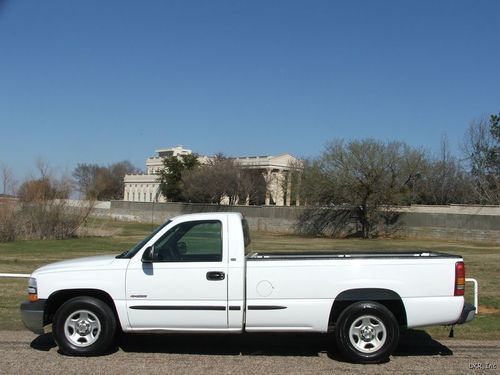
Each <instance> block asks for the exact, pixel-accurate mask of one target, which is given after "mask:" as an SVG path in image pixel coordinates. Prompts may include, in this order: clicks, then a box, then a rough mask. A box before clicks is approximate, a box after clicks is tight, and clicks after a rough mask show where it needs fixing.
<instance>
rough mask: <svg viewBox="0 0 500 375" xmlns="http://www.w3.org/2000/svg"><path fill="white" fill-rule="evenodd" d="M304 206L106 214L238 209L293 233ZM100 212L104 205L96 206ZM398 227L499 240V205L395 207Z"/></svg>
mask: <svg viewBox="0 0 500 375" xmlns="http://www.w3.org/2000/svg"><path fill="white" fill-rule="evenodd" d="M306 209H307V208H304V207H275V206H222V205H221V206H219V205H207V204H189V203H149V202H126V201H112V202H111V204H110V207H109V216H110V217H113V218H117V219H122V220H137V221H142V222H154V223H161V222H163V221H165V220H166V219H168V218H171V217H174V216H177V215H182V214H187V213H195V212H241V213H243V214H244V215H245V217H246V218H247V220H248V223H249V225H250V227H251V229H254V230H255V229H256V230H262V231H270V232H280V233H294V232H295V224H296V222H297V218H298V217H299V216H300V214H301V213H302V212H303V210H306ZM98 211H99V215H100V216H103V215H104V214H105V212H106V206H105V205H101V206H100V207H99V210H98ZM396 211H398V212H400V213H401V217H400V224H402V225H401V229H400V230H398V232H397V235H398V236H401V237H409V238H436V239H446V240H460V241H484V242H493V243H500V206H462V205H452V206H411V207H398V208H397V209H396Z"/></svg>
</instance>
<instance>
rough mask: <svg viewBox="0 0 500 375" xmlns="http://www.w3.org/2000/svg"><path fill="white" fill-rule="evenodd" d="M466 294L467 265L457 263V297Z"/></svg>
mask: <svg viewBox="0 0 500 375" xmlns="http://www.w3.org/2000/svg"><path fill="white" fill-rule="evenodd" d="M464 292H465V265H464V262H457V263H455V295H456V296H463V295H464Z"/></svg>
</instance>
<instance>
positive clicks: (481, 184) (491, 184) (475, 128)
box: [463, 114, 500, 204]
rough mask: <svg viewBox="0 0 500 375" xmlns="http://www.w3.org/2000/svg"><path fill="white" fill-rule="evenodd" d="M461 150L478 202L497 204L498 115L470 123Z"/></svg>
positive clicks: (499, 196)
mask: <svg viewBox="0 0 500 375" xmlns="http://www.w3.org/2000/svg"><path fill="white" fill-rule="evenodd" d="M463 153H464V155H465V158H466V160H467V161H468V162H469V166H470V173H471V175H472V178H473V181H474V188H475V193H476V196H477V200H478V202H479V203H485V204H500V114H499V115H492V116H490V118H489V120H485V119H480V120H478V121H473V122H471V124H470V125H469V128H468V129H467V132H466V136H465V142H464V144H463Z"/></svg>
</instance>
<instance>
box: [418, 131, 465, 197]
mask: <svg viewBox="0 0 500 375" xmlns="http://www.w3.org/2000/svg"><path fill="white" fill-rule="evenodd" d="M419 177H420V178H419V179H417V180H416V183H415V185H414V189H413V192H414V195H413V196H412V199H411V203H420V204H451V203H471V202H474V194H473V188H472V180H471V177H470V175H469V174H468V173H467V171H466V170H465V169H464V167H463V166H462V163H460V161H459V160H458V159H457V158H456V157H455V156H453V154H452V152H451V150H450V146H449V143H448V140H447V138H446V137H443V138H442V140H441V147H440V150H439V153H438V155H436V156H429V157H426V158H425V160H424V163H423V168H422V172H421V175H420V176H419Z"/></svg>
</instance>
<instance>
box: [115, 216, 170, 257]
mask: <svg viewBox="0 0 500 375" xmlns="http://www.w3.org/2000/svg"><path fill="white" fill-rule="evenodd" d="M171 222H172V220H168V221H166V222H165V223H163V224H162V225H160V226H159V227H158V228H156V229H155V230H154V231H152V232H151V234H150V235H149V236H147V237H146V238H145V239H143V240H142V241H140V242H138V243H137V244H135V245H134V246H133V247H132V248H131V249H129V250H127V251H124V252H123V253H121V254H120V255H117V256H116V257H117V258H128V259H130V258H132V257H133V256H134V255H135V254H137V252H138V251H139V250H140V249H142V247H143V246H144V245H145V244H146V243H147V242H148V241H149V240H150V239H151V238H153V236H154V235H155V234H156V233H158V232H159V231H160V230H162V229H163V228H164V227H165V226H167V225H168V224H170V223H171Z"/></svg>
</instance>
